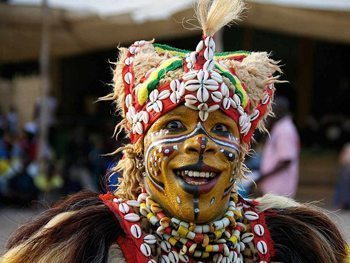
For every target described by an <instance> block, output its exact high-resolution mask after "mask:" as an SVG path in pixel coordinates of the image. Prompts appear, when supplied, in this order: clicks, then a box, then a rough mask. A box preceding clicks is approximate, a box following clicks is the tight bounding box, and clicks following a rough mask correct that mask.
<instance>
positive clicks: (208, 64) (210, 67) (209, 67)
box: [203, 59, 215, 71]
mask: <svg viewBox="0 0 350 263" xmlns="http://www.w3.org/2000/svg"><path fill="white" fill-rule="evenodd" d="M214 66H215V62H214V60H213V59H210V60H207V61H206V62H205V63H204V65H203V70H207V71H211V70H213V69H214Z"/></svg>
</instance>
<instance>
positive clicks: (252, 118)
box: [250, 110, 260, 121]
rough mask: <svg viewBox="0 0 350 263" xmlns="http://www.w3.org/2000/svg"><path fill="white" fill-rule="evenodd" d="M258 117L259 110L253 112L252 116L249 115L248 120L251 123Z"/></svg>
mask: <svg viewBox="0 0 350 263" xmlns="http://www.w3.org/2000/svg"><path fill="white" fill-rule="evenodd" d="M259 115H260V111H259V110H254V112H253V113H252V114H250V120H251V121H253V120H255V119H256V118H258V117H259Z"/></svg>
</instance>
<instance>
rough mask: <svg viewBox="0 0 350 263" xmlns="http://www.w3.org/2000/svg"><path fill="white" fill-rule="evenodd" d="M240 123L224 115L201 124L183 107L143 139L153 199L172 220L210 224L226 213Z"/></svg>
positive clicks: (148, 185) (212, 115)
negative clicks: (174, 218) (172, 217)
mask: <svg viewBox="0 0 350 263" xmlns="http://www.w3.org/2000/svg"><path fill="white" fill-rule="evenodd" d="M237 138H239V131H238V128H237V125H236V123H235V122H234V121H233V120H232V119H230V118H227V116H226V115H225V114H223V113H222V112H220V111H215V112H212V113H211V114H210V116H209V117H208V119H207V120H206V121H204V122H201V121H200V120H199V118H198V112H197V111H194V110H191V109H188V108H186V107H185V106H180V107H178V108H176V109H175V110H173V111H171V112H169V113H167V114H165V115H164V116H162V117H161V118H159V119H158V120H157V121H156V122H155V123H154V124H153V125H152V127H151V128H150V129H149V131H148V133H147V135H146V136H145V139H144V145H145V153H144V154H145V159H146V160H145V161H146V177H145V185H146V188H147V191H148V192H149V194H150V195H151V196H152V197H153V198H154V199H155V200H156V201H157V202H158V203H159V204H160V205H161V207H162V208H163V209H165V210H166V211H167V212H168V213H169V214H170V215H172V216H174V217H177V218H179V219H181V220H185V221H188V222H195V223H205V222H210V221H212V220H214V219H216V218H218V217H220V216H222V215H223V213H224V211H226V209H227V206H228V202H229V198H230V195H229V193H230V191H231V189H232V187H233V184H234V179H235V177H234V169H235V166H236V163H237V159H238V158H237V156H238V152H239V145H240V143H239V140H238V139H237Z"/></svg>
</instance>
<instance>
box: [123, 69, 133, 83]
mask: <svg viewBox="0 0 350 263" xmlns="http://www.w3.org/2000/svg"><path fill="white" fill-rule="evenodd" d="M131 80H132V74H131V72H128V73H126V74H125V75H124V81H125V82H126V83H127V84H130V83H131Z"/></svg>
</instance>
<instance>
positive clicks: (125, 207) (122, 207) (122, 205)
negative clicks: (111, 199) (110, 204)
mask: <svg viewBox="0 0 350 263" xmlns="http://www.w3.org/2000/svg"><path fill="white" fill-rule="evenodd" d="M119 211H120V212H122V213H123V214H127V213H129V211H130V208H129V206H128V205H127V204H125V203H120V204H119Z"/></svg>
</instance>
